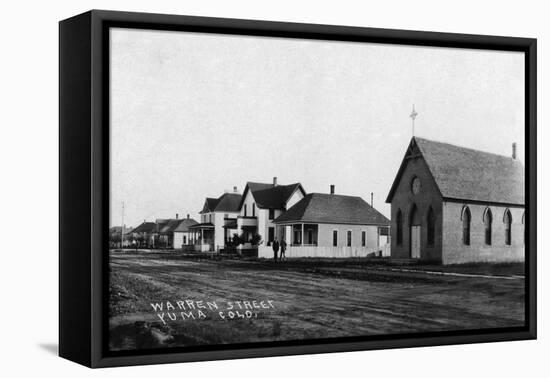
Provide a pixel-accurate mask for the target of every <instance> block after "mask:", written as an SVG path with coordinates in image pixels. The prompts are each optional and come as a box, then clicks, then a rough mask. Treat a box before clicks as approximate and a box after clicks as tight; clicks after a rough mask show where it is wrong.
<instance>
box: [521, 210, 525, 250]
mask: <svg viewBox="0 0 550 378" xmlns="http://www.w3.org/2000/svg"><path fill="white" fill-rule="evenodd" d="M521 224H522V225H523V245H525V211H524V212H523V215H522V216H521Z"/></svg>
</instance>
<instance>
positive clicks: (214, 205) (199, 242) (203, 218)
mask: <svg viewBox="0 0 550 378" xmlns="http://www.w3.org/2000/svg"><path fill="white" fill-rule="evenodd" d="M240 202H241V194H240V193H239V192H238V191H237V187H236V186H235V187H233V192H232V193H224V194H222V195H221V196H220V197H218V198H206V200H205V201H204V205H203V208H202V210H201V211H200V223H198V224H194V225H191V226H189V230H190V231H191V232H193V235H194V236H193V237H194V240H195V241H196V246H197V250H198V251H202V252H207V251H218V250H220V249H221V248H224V245H225V242H226V240H228V238H230V237H231V235H232V232H236V227H235V228H231V225H232V224H233V223H235V222H236V220H237V216H238V215H239V204H240ZM227 226H229V227H227ZM235 226H236V223H235Z"/></svg>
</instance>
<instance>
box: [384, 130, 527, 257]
mask: <svg viewBox="0 0 550 378" xmlns="http://www.w3.org/2000/svg"><path fill="white" fill-rule="evenodd" d="M524 175H525V172H524V167H523V165H522V164H521V163H520V162H519V161H518V160H516V151H515V145H513V152H512V156H511V157H507V156H501V155H496V154H492V153H487V152H482V151H477V150H473V149H469V148H464V147H459V146H455V145H451V144H447V143H441V142H435V141H431V140H427V139H422V138H418V137H413V138H412V139H411V141H410V143H409V146H408V148H407V151H406V153H405V157H404V158H403V161H402V163H401V166H400V167H399V171H398V172H397V175H396V177H395V180H394V182H393V185H392V187H391V189H390V192H389V194H388V197H387V199H386V202H388V203H391V219H392V225H391V228H392V232H391V234H392V238H391V255H392V257H394V258H413V259H422V260H431V261H436V262H441V263H443V264H452V263H466V262H478V261H490V262H500V261H523V260H524V249H525V248H524V238H525V236H524V234H525V181H524Z"/></svg>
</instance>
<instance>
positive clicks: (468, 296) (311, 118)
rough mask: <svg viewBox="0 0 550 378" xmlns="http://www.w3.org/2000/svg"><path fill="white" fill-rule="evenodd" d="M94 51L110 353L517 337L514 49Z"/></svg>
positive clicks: (173, 44)
mask: <svg viewBox="0 0 550 378" xmlns="http://www.w3.org/2000/svg"><path fill="white" fill-rule="evenodd" d="M108 48H109V61H108V65H109V250H108V251H105V252H106V253H108V267H109V272H108V296H109V297H108V349H109V351H110V352H128V351H138V352H139V351H149V350H155V349H167V350H169V349H170V348H186V347H204V346H219V345H246V344H249V343H255V345H257V343H270V342H288V341H304V340H331V339H336V338H340V339H342V338H344V339H345V338H353V337H365V336H395V335H411V334H412V335H414V334H421V333H430V332H443V333H444V332H457V331H458V332H460V331H476V330H498V329H514V328H518V329H519V328H522V327H525V326H526V283H525V274H526V270H525V261H526V229H527V228H526V227H527V219H528V218H527V217H526V174H525V172H526V168H525V164H526V163H525V162H526V159H525V156H526V143H527V141H526V140H525V129H526V125H525V119H526V117H525V109H526V107H525V103H526V98H525V86H526V83H525V80H526V79H525V70H526V67H525V62H526V59H525V53H524V52H521V51H495V50H489V49H467V48H447V47H434V46H413V45H400V44H383V43H364V42H361V43H359V42H348V41H330V40H322V39H321V40H316V39H300V38H280V37H269V36H252V35H231V34H215V33H200V32H187V31H170V30H147V29H146V28H145V29H135V28H124V27H112V28H111V29H110V31H109V45H108Z"/></svg>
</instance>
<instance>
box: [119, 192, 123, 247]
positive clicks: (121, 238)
mask: <svg viewBox="0 0 550 378" xmlns="http://www.w3.org/2000/svg"><path fill="white" fill-rule="evenodd" d="M123 246H124V201H122V224H121V226H120V249H122V247H123Z"/></svg>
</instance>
